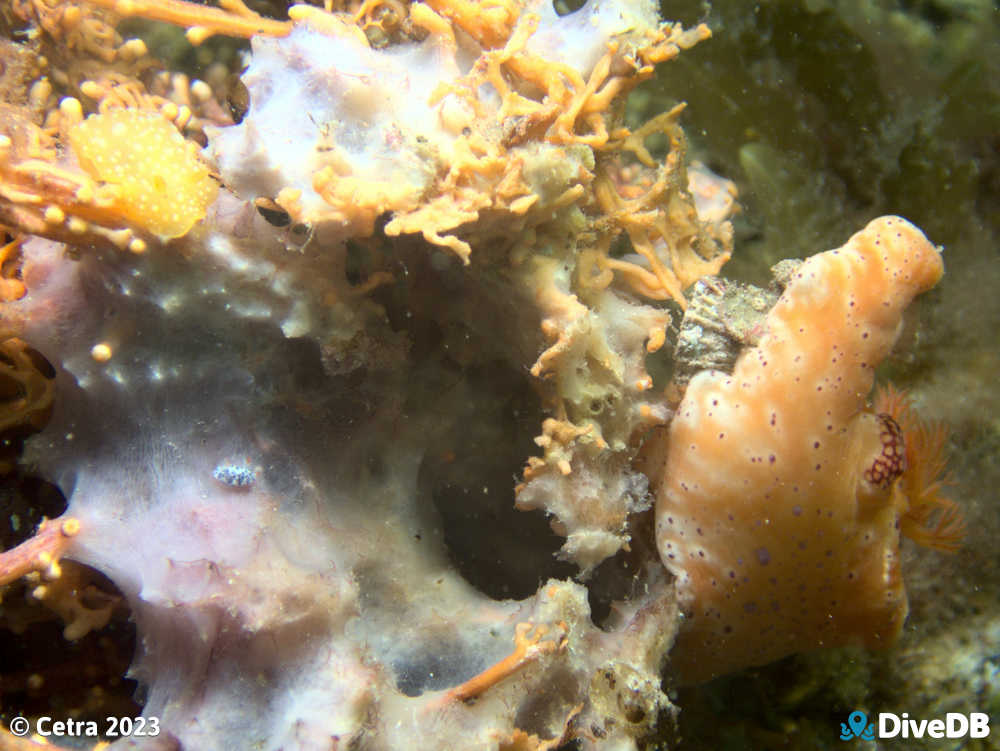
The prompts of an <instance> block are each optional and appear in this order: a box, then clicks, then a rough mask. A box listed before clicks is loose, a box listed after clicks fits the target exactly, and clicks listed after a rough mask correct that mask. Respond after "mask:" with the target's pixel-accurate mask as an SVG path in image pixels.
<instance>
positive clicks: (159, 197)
mask: <svg viewBox="0 0 1000 751" xmlns="http://www.w3.org/2000/svg"><path fill="white" fill-rule="evenodd" d="M69 142H70V146H71V147H72V149H73V153H74V154H75V155H76V157H77V159H78V160H79V162H80V165H81V166H82V167H83V168H84V169H85V170H86V171H87V172H88V173H89V174H90V175H91V177H93V178H95V179H96V180H100V181H102V182H105V183H108V184H109V185H112V186H114V187H115V200H114V205H115V209H116V210H117V211H119V212H120V213H121V215H122V218H123V219H124V220H126V221H128V222H130V223H132V224H134V225H135V226H137V227H141V228H142V229H144V230H147V231H149V232H151V233H153V234H155V235H159V236H160V237H161V238H162V239H169V238H172V237H180V236H181V235H184V234H186V233H187V232H188V230H190V229H191V227H193V226H194V224H195V222H197V221H198V220H200V219H202V218H203V217H204V216H205V211H206V210H207V209H208V206H209V204H211V203H212V201H214V200H215V196H216V194H217V193H218V190H219V186H218V184H217V183H216V182H215V180H213V179H212V178H211V177H210V176H209V173H208V168H207V167H206V166H205V165H204V164H203V163H202V162H201V161H200V160H199V159H198V156H197V155H196V153H195V150H194V148H193V147H192V146H191V145H190V144H189V143H188V142H187V141H186V140H185V139H184V137H183V136H181V134H180V133H178V132H177V129H176V128H175V127H174V126H173V125H172V124H171V123H170V122H169V121H167V120H166V119H165V118H163V117H162V116H161V115H158V114H156V113H153V112H142V111H138V110H116V111H112V112H107V113H103V114H99V115H91V116H90V117H88V118H87V119H86V120H84V121H83V122H81V123H79V124H77V125H75V126H73V128H72V129H71V130H70V132H69Z"/></svg>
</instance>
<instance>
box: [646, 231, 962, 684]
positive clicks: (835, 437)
mask: <svg viewBox="0 0 1000 751" xmlns="http://www.w3.org/2000/svg"><path fill="white" fill-rule="evenodd" d="M942 273H943V265H942V261H941V255H940V253H939V252H938V250H937V249H935V247H934V246H933V245H931V244H930V243H929V242H928V241H927V239H926V238H925V237H924V235H923V234H922V233H921V232H920V230H918V229H917V228H916V227H914V226H913V225H911V224H910V223H909V222H907V221H905V220H904V219H901V218H899V217H883V218H880V219H876V220H874V221H873V222H871V223H870V224H869V225H868V226H867V227H866V228H865V229H864V230H862V231H861V232H859V233H857V234H855V235H854V236H853V237H852V238H851V239H850V240H849V241H848V242H847V244H846V245H845V246H844V247H842V248H840V249H838V250H831V251H828V252H826V253H820V254H819V255H816V256H813V257H812V258H810V259H808V260H807V261H806V262H805V263H803V264H802V266H801V267H800V268H799V270H798V271H797V273H796V274H795V275H794V277H793V278H792V280H791V281H790V283H789V284H788V286H787V288H786V289H785V292H784V294H783V295H782V297H781V299H780V300H779V301H778V303H777V305H776V306H775V307H774V308H773V309H772V310H771V312H770V313H769V314H768V317H767V319H766V322H765V332H764V336H763V338H762V339H761V341H760V344H759V346H757V347H754V348H751V349H749V350H747V351H745V352H744V353H743V354H742V355H741V357H740V359H739V360H738V361H737V363H736V366H735V368H734V371H733V373H732V374H731V375H729V374H726V373H721V372H718V371H704V372H702V373H700V374H698V375H697V376H695V377H694V378H693V379H692V380H691V383H690V384H689V385H688V387H687V391H686V392H685V395H684V399H683V401H682V402H681V404H680V406H679V407H678V409H677V415H676V417H675V419H674V421H673V423H672V424H671V426H670V432H669V439H668V440H669V443H668V446H667V449H666V454H665V465H664V468H663V469H664V471H663V474H662V478H663V479H662V484H661V486H660V487H659V488H658V491H657V507H656V537H657V545H658V547H659V551H660V555H661V557H662V559H663V562H664V564H665V565H666V566H667V568H668V569H670V571H671V572H672V573H673V574H674V575H675V576H677V590H678V594H679V596H680V600H681V605H682V607H683V609H684V612H685V619H686V622H685V626H684V628H683V629H682V631H681V634H680V635H679V638H678V641H677V644H676V646H675V647H674V649H673V651H672V653H671V657H672V662H673V664H674V667H675V669H676V670H677V672H678V675H679V676H680V677H681V679H682V680H683V681H686V682H696V681H700V680H705V679H709V678H711V677H714V676H716V675H721V674H723V673H726V672H730V671H732V670H735V669H738V668H740V667H745V666H750V665H761V664H764V663H767V662H770V661H772V660H776V659H778V658H780V657H783V656H786V655H788V654H792V653H794V652H799V651H803V650H807V649H811V648H816V647H821V646H836V645H843V644H855V643H856V644H863V645H866V646H879V645H887V644H889V643H891V642H892V641H893V639H894V638H895V636H896V635H897V634H898V632H899V630H900V628H901V627H902V624H903V621H904V619H905V617H906V613H907V601H906V594H905V591H904V588H903V581H902V577H901V575H900V571H899V551H898V548H899V528H898V525H897V521H898V518H899V516H900V515H901V513H904V512H905V511H906V509H905V508H899V506H900V505H901V501H900V500H898V499H899V498H900V496H899V495H898V494H895V495H894V493H893V484H894V482H895V480H896V479H897V478H898V475H899V472H900V471H902V470H903V469H904V467H903V464H904V462H902V461H895V460H894V459H896V458H898V457H897V456H896V455H897V454H898V453H899V451H900V449H901V447H900V446H899V445H898V441H897V440H896V438H898V436H897V435H896V433H897V432H898V426H896V425H895V422H894V421H893V420H892V418H891V417H889V416H888V415H875V414H872V413H871V411H869V410H867V409H866V403H867V398H868V395H869V392H870V391H871V388H872V384H873V382H874V374H875V367H876V366H877V365H878V364H879V362H880V361H881V360H882V359H883V358H884V357H885V356H886V355H887V354H888V353H889V351H890V350H891V348H892V346H893V344H894V343H895V341H896V338H897V336H898V334H899V331H900V328H901V323H902V315H903V311H904V309H905V308H906V306H907V305H909V303H910V302H911V301H912V300H913V298H914V297H916V296H917V295H918V294H920V293H922V292H925V291H927V290H928V289H930V288H931V287H933V286H934V285H935V284H936V283H937V281H938V279H940V278H941V275H942ZM882 469H885V470H886V471H885V472H880V471H879V470H882ZM894 499H897V500H894ZM902 503H905V501H903V502H902Z"/></svg>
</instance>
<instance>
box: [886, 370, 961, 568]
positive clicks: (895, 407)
mask: <svg viewBox="0 0 1000 751" xmlns="http://www.w3.org/2000/svg"><path fill="white" fill-rule="evenodd" d="M875 411H876V412H877V413H879V414H887V415H889V416H890V417H891V418H892V419H893V420H895V421H896V422H897V423H898V424H899V426H900V427H901V428H902V430H903V439H904V441H905V444H906V469H905V470H904V471H903V474H902V476H901V477H900V478H899V480H897V482H896V487H895V489H894V492H895V493H896V494H898V495H900V496H902V499H903V500H902V507H903V508H905V509H906V510H905V512H904V513H903V515H902V517H901V518H900V531H901V532H902V533H903V534H904V535H906V536H907V537H909V538H910V539H911V540H913V541H914V542H916V543H917V544H919V545H923V546H925V547H928V548H933V549H935V550H940V551H943V552H946V553H954V552H956V551H958V549H959V548H960V547H961V546H962V538H963V537H964V536H965V519H964V517H963V516H962V511H961V509H960V508H959V507H958V504H956V503H955V502H954V501H952V500H951V499H950V498H945V497H944V496H943V495H941V493H942V490H943V487H944V486H945V485H946V484H948V481H947V478H946V477H945V476H944V471H945V466H946V465H947V463H948V458H947V456H946V455H945V443H947V441H948V428H947V427H946V426H945V425H944V424H942V423H940V422H931V421H927V420H923V419H921V417H920V415H918V414H917V411H916V410H915V409H914V407H913V403H912V401H911V399H910V397H909V396H908V395H907V394H906V393H905V392H903V391H899V390H897V389H896V388H895V387H894V386H892V384H889V385H888V386H886V387H885V388H880V389H879V391H878V393H877V395H876V397H875Z"/></svg>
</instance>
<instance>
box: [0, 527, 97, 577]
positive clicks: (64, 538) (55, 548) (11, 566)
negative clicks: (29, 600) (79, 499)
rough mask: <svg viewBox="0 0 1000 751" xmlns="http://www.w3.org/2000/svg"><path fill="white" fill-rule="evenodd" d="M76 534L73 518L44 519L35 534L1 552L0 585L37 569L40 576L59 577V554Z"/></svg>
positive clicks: (78, 531)
mask: <svg viewBox="0 0 1000 751" xmlns="http://www.w3.org/2000/svg"><path fill="white" fill-rule="evenodd" d="M79 533H80V522H79V521H78V520H76V519H74V518H72V517H69V518H63V517H59V518H57V519H46V520H44V521H43V522H42V523H41V525H40V526H39V527H38V531H37V532H35V535H34V537H32V538H30V539H28V540H25V541H24V542H22V543H21V544H20V545H18V546H17V547H16V548H11V549H10V550H7V551H5V552H3V553H0V586H3V585H5V584H10V583H11V582H12V581H15V580H17V579H20V578H21V577H22V576H25V575H26V574H30V573H31V572H33V571H38V572H40V573H41V575H42V578H43V579H48V580H54V579H58V578H59V576H60V575H61V574H62V568H61V567H60V565H59V557H60V556H61V555H62V554H63V551H64V550H65V549H66V546H67V545H68V544H69V541H70V538H72V537H75V536H76V535H77V534H79Z"/></svg>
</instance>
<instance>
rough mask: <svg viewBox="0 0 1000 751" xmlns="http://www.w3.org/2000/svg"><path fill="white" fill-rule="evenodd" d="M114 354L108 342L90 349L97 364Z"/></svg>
mask: <svg viewBox="0 0 1000 751" xmlns="http://www.w3.org/2000/svg"><path fill="white" fill-rule="evenodd" d="M113 354H114V351H113V350H112V349H111V345H110V344H108V343H107V342H100V343H99V344H95V345H94V346H93V347H91V348H90V356H91V357H93V358H94V360H95V361H96V362H107V361H108V360H110V359H111V355H113ZM78 524H79V523H78ZM64 529H65V527H64Z"/></svg>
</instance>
